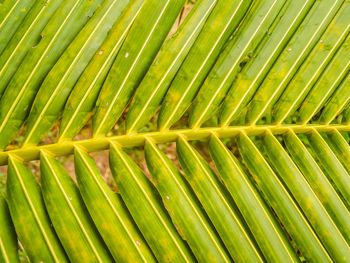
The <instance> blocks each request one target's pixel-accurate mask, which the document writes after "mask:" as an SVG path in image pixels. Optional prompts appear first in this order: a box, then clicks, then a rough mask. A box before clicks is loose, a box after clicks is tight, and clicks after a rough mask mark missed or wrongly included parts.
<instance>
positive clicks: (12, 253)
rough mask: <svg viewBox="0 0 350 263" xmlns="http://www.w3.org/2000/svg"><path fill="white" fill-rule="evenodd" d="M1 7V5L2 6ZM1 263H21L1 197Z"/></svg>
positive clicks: (13, 230) (13, 233) (12, 228)
mask: <svg viewBox="0 0 350 263" xmlns="http://www.w3.org/2000/svg"><path fill="white" fill-rule="evenodd" d="M0 7H1V5H0ZM0 261H1V262H4V263H17V262H19V258H18V251H17V236H16V232H15V228H14V226H13V223H12V220H11V215H10V211H9V209H8V206H7V202H6V200H5V198H4V197H2V196H1V195H0Z"/></svg>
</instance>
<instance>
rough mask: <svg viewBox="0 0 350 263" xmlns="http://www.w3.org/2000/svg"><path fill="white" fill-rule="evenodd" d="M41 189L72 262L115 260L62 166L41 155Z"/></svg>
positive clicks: (52, 219)
mask: <svg viewBox="0 0 350 263" xmlns="http://www.w3.org/2000/svg"><path fill="white" fill-rule="evenodd" d="M40 161H41V165H40V169H41V182H42V192H43V197H44V201H45V205H46V208H47V211H48V213H49V216H50V218H51V221H52V224H53V226H54V228H55V230H56V232H57V235H58V237H59V239H60V240H61V242H62V245H63V247H64V249H65V250H66V252H67V254H68V257H69V259H70V260H71V261H73V262H101V263H102V262H112V258H111V256H110V254H109V252H108V250H107V248H106V247H105V245H104V243H103V241H102V240H101V237H100V236H99V233H98V232H97V230H96V228H95V226H94V224H93V222H92V220H91V218H90V215H89V213H88V211H87V210H86V207H85V205H84V203H83V200H82V198H81V196H80V194H79V191H78V188H77V187H76V186H75V184H74V182H73V180H72V178H70V177H69V175H68V174H67V172H66V170H65V169H64V168H63V166H62V165H61V164H60V163H59V162H58V161H56V160H55V159H54V158H53V157H50V156H49V155H48V154H47V153H45V152H41V154H40Z"/></svg>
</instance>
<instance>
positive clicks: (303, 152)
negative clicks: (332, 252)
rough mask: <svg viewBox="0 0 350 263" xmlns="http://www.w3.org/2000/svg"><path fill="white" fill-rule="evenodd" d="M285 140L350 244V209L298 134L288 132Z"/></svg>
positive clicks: (293, 156) (315, 191)
mask: <svg viewBox="0 0 350 263" xmlns="http://www.w3.org/2000/svg"><path fill="white" fill-rule="evenodd" d="M310 138H311V137H310ZM284 142H285V144H286V148H287V149H288V152H289V154H290V155H291V158H292V159H293V161H294V163H295V164H296V165H297V166H298V167H299V170H300V171H301V172H302V173H303V175H304V177H305V179H306V181H307V182H308V183H309V185H310V186H311V188H312V190H313V193H315V195H316V196H317V197H318V198H319V200H320V202H321V203H322V205H323V206H324V208H325V210H326V211H327V212H328V214H329V216H330V218H332V219H333V221H334V223H335V224H336V226H337V227H338V228H339V230H340V232H341V233H342V234H343V236H344V238H345V240H346V241H347V242H348V243H349V244H350V221H349V218H350V212H349V210H348V209H347V208H346V207H345V205H344V203H343V202H342V201H341V199H340V197H339V196H338V195H337V192H336V191H335V190H334V188H333V187H332V185H331V183H330V182H329V180H328V179H327V177H326V176H325V174H324V173H323V172H322V170H321V169H320V167H319V166H318V165H317V163H316V161H315V160H314V159H313V158H312V156H311V154H310V153H309V152H308V150H307V149H306V147H305V146H304V145H303V143H302V142H301V140H300V139H299V138H298V136H297V135H295V134H294V133H288V134H287V135H285V137H284ZM332 175H335V174H332ZM349 249H350V248H349Z"/></svg>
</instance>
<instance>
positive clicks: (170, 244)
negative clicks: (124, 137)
mask: <svg viewBox="0 0 350 263" xmlns="http://www.w3.org/2000/svg"><path fill="white" fill-rule="evenodd" d="M110 167H111V170H112V174H113V176H114V178H115V181H116V183H117V185H118V189H119V191H120V194H121V196H122V198H123V200H124V202H125V204H126V206H127V208H128V210H129V211H130V213H131V215H132V217H133V218H134V220H135V222H136V224H137V225H138V227H139V229H140V231H141V232H142V234H143V236H144V237H145V239H146V241H147V243H148V245H149V246H150V247H151V249H152V251H153V253H154V255H155V256H156V258H157V260H158V261H160V262H193V261H194V259H193V256H192V253H191V252H190V250H189V249H188V247H187V245H186V244H185V243H184V241H183V240H182V239H181V238H180V236H179V234H178V233H177V232H176V229H175V227H174V226H173V225H172V224H171V220H170V218H169V216H168V215H167V214H166V212H165V209H164V207H162V206H161V205H160V203H159V200H158V198H159V197H158V196H157V195H156V191H155V189H154V187H153V186H152V185H151V183H150V182H149V181H148V179H147V178H146V177H145V175H144V174H143V173H142V171H141V170H140V168H139V167H138V166H137V164H136V163H135V162H134V161H133V160H132V159H131V158H130V157H129V156H128V155H127V154H126V153H124V152H123V151H122V150H121V149H120V148H119V147H117V146H115V145H114V144H112V145H111V149H110ZM145 215H147V216H145Z"/></svg>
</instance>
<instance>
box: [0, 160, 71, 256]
mask: <svg viewBox="0 0 350 263" xmlns="http://www.w3.org/2000/svg"><path fill="white" fill-rule="evenodd" d="M7 180H8V181H7V195H8V204H9V208H10V213H11V217H12V220H13V223H14V225H15V229H16V233H17V235H18V239H19V240H20V242H21V244H23V246H24V248H25V250H26V252H27V254H28V256H29V258H30V260H31V261H33V262H68V259H67V257H66V254H65V252H64V250H63V248H62V246H61V244H60V241H59V240H58V238H57V236H56V233H55V231H54V229H53V228H52V225H51V222H50V219H49V217H48V215H47V212H46V209H45V205H44V202H43V199H42V196H41V191H40V187H39V185H38V184H37V182H36V181H35V178H34V175H33V174H32V173H31V171H30V170H29V168H27V167H26V166H25V165H24V164H23V163H22V162H20V161H18V160H16V159H15V158H13V157H10V159H9V171H8V179H7ZM29 226H30V227H29Z"/></svg>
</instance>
